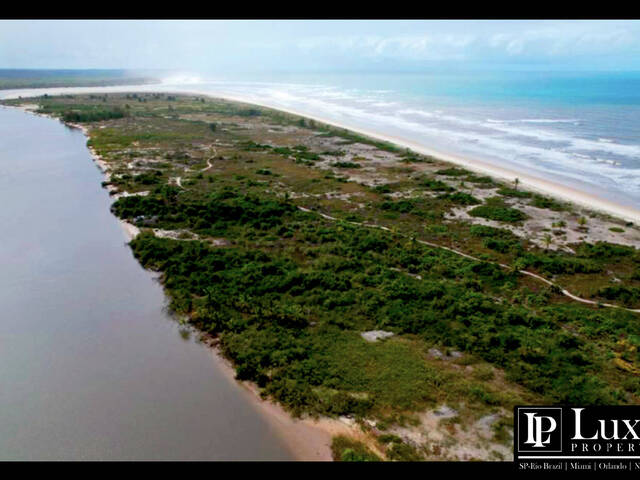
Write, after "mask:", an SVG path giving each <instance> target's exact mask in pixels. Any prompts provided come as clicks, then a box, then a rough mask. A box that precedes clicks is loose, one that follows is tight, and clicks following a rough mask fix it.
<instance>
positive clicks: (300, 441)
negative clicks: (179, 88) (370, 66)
mask: <svg viewBox="0 0 640 480" xmlns="http://www.w3.org/2000/svg"><path fill="white" fill-rule="evenodd" d="M208 96H212V95H208ZM214 98H228V99H229V100H233V101H238V102H243V103H250V104H254V105H260V104H259V103H255V102H246V101H244V100H241V99H236V98H230V97H224V96H222V97H218V96H215V97H214ZM261 106H266V107H268V108H273V107H270V106H268V105H261ZM18 108H20V107H18ZM22 109H23V110H24V111H27V112H29V113H34V114H35V112H33V111H31V110H29V109H27V108H22ZM278 110H280V111H283V112H287V113H291V114H295V115H300V116H303V117H305V118H313V119H315V120H317V121H319V122H323V123H327V124H330V125H334V126H339V127H340V128H346V129H347V130H351V131H354V132H359V133H362V134H363V135H367V136H369V137H372V138H379V139H381V140H385V141H389V142H393V143H396V144H399V145H400V144H401V143H400V142H399V141H398V140H397V139H394V137H390V136H376V134H375V133H371V132H368V131H365V130H357V129H352V128H348V127H343V126H341V125H337V124H335V123H331V122H326V121H325V120H322V119H320V118H317V117H312V116H309V115H306V114H302V113H298V112H295V111H291V110H284V109H278ZM39 115H41V116H45V117H48V118H56V117H52V116H50V115H42V114H39ZM56 119H57V118H56ZM58 120H59V121H60V122H61V123H63V124H64V125H67V126H69V127H71V128H78V129H80V130H81V131H82V132H83V134H84V135H85V136H86V137H89V129H88V128H87V127H86V126H84V125H78V124H74V123H67V122H64V121H62V120H60V119H58ZM404 145H405V146H406V145H411V143H410V142H408V143H407V144H404ZM408 148H411V149H413V150H415V151H417V152H420V153H423V151H421V150H420V148H421V147H420V146H417V147H413V146H409V147H408ZM87 149H88V150H89V152H90V154H91V156H92V159H93V161H94V162H95V163H96V165H97V166H98V168H99V169H100V170H101V172H102V173H103V174H104V175H105V178H107V179H108V178H109V169H108V164H107V163H106V162H104V161H103V160H102V159H101V158H100V156H99V155H98V154H97V153H96V152H95V150H94V149H93V148H92V147H91V146H90V145H87ZM427 151H428V150H427ZM427 154H428V155H433V154H432V153H427ZM434 156H437V157H438V158H440V159H443V160H445V161H449V160H448V159H447V158H444V157H443V156H442V155H434ZM452 163H454V162H452ZM463 165H464V164H463ZM465 166H466V165H465ZM470 169H473V168H471V167H470ZM476 171H482V170H476ZM483 173H486V172H484V171H483ZM489 174H491V173H489ZM518 176H519V178H524V177H523V176H522V175H518ZM528 186H529V185H528V184H527V185H526V187H528ZM106 188H107V189H108V190H109V188H108V186H107V187H106ZM570 201H572V202H574V203H578V202H576V201H575V198H573V197H572V198H571V200H570ZM590 207H592V208H593V205H592V204H590ZM119 221H120V223H121V225H122V227H123V229H124V232H125V234H126V235H127V237H128V239H129V240H131V239H132V238H135V236H136V235H137V234H138V233H139V229H138V228H137V227H135V226H134V225H132V224H130V223H127V222H125V221H122V220H119ZM209 346H211V347H212V350H213V357H214V359H215V361H217V362H218V364H219V365H220V366H221V367H222V368H223V369H224V370H225V373H226V374H228V375H229V379H230V380H233V381H234V383H236V384H239V385H240V386H241V387H243V389H244V390H246V392H247V394H249V395H250V398H251V399H252V404H253V405H255V406H256V408H257V409H258V410H259V411H261V412H263V413H264V418H265V419H266V420H267V421H268V423H269V424H270V425H272V426H273V428H274V429H275V430H277V431H278V433H280V434H281V435H280V436H281V438H283V440H284V441H285V443H286V444H287V445H288V446H289V448H290V449H291V451H292V452H293V453H294V455H295V456H296V457H297V458H298V459H300V460H331V459H332V458H331V449H330V444H331V438H332V436H333V435H340V434H346V435H348V436H351V437H354V438H357V439H359V440H361V441H364V442H365V443H366V442H367V440H366V433H364V432H363V431H362V430H361V429H360V428H359V426H358V425H357V424H355V423H353V422H352V421H350V420H349V419H331V418H322V419H320V420H313V419H311V418H305V419H295V418H293V417H292V416H291V415H290V414H289V413H288V412H286V411H285V410H284V409H283V408H282V407H281V406H280V405H279V404H276V403H274V402H271V401H270V400H265V399H262V398H261V397H260V392H259V390H258V388H257V386H256V385H254V384H251V383H248V382H242V381H238V380H236V379H235V375H234V368H233V366H232V365H231V363H230V362H229V361H228V360H227V359H226V358H224V357H223V356H222V355H221V353H220V352H219V350H218V348H217V347H216V346H215V342H213V344H212V343H209Z"/></svg>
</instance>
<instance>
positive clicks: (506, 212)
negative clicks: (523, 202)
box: [469, 205, 527, 223]
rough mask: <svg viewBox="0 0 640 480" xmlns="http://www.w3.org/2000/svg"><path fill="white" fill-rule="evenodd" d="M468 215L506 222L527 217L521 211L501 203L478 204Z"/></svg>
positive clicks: (513, 221) (517, 220)
mask: <svg viewBox="0 0 640 480" xmlns="http://www.w3.org/2000/svg"><path fill="white" fill-rule="evenodd" d="M469 215H471V216H473V217H483V218H486V219H489V220H496V221H498V222H507V223H515V222H521V221H522V220H524V219H525V218H527V215H526V214H525V213H524V212H523V211H521V210H518V209H517V208H511V207H507V206H501V205H480V206H479V207H476V208H474V209H472V210H470V211H469Z"/></svg>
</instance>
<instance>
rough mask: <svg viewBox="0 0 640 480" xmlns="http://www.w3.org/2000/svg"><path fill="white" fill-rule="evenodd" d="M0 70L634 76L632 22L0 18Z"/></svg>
mask: <svg viewBox="0 0 640 480" xmlns="http://www.w3.org/2000/svg"><path fill="white" fill-rule="evenodd" d="M0 69H69V70H71V69H101V70H105V69H122V70H171V71H176V70H178V71H186V72H198V73H201V74H212V73H216V74H220V73H224V74H240V73H247V72H256V71H272V72H314V71H325V72H326V71H332V72H352V73H355V72H375V71H378V72H422V71H440V70H444V71H455V70H457V69H488V70H503V69H504V70H514V69H516V70H554V71H572V70H576V71H584V70H603V71H611V70H613V71H636V70H640V21H635V20H572V21H570V20H403V21H399V20H3V21H0Z"/></svg>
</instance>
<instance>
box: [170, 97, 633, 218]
mask: <svg viewBox="0 0 640 480" xmlns="http://www.w3.org/2000/svg"><path fill="white" fill-rule="evenodd" d="M176 93H182V94H185V92H184V91H183V92H176ZM189 93H193V94H197V95H203V96H208V97H210V98H222V99H225V100H230V101H235V102H241V103H246V104H251V105H258V106H261V107H266V108H272V109H274V110H280V111H283V112H286V113H290V114H292V115H298V116H301V117H306V118H310V119H313V120H315V121H317V122H320V123H324V124H326V125H331V126H333V127H336V128H341V129H345V130H351V131H353V132H356V133H359V134H361V135H365V136H367V137H370V138H373V139H376V140H381V141H384V142H389V143H393V144H395V145H398V146H400V147H405V148H409V149H411V150H413V151H414V152H416V153H420V154H422V155H427V156H431V157H435V158H437V159H439V160H443V161H446V162H450V163H453V164H456V165H459V166H462V167H464V168H467V169H468V170H471V171H473V172H476V173H480V174H483V175H488V176H492V177H495V178H498V179H501V180H505V181H507V182H513V181H514V180H515V179H516V178H518V179H519V181H520V186H521V188H523V189H524V190H530V191H533V192H537V193H541V194H545V195H549V196H552V197H555V198H558V199H561V200H564V201H567V202H570V203H574V204H576V205H579V206H582V207H584V208H587V209H589V210H594V211H599V212H603V213H607V214H609V215H612V216H614V217H618V218H620V219H623V220H626V221H630V222H634V223H637V224H639V225H640V209H638V208H635V207H633V206H631V205H622V204H619V203H616V202H612V201H609V200H606V199H603V198H600V197H598V196H596V195H593V194H590V193H587V192H583V191H581V190H578V189H576V188H573V187H570V186H567V185H562V184H560V183H557V182H553V181H550V180H547V179H543V178H540V177H536V176H534V175H530V174H529V173H527V172H522V171H516V170H513V169H509V168H505V167H501V166H498V165H494V164H492V163H489V162H486V161H482V160H478V159H473V158H467V157H462V156H460V155H453V154H450V153H446V152H442V151H437V150H434V149H432V148H429V147H428V146H425V145H422V144H419V143H416V142H415V141H412V140H408V139H406V138H402V137H397V136H392V135H388V134H385V133H383V132H378V131H374V130H369V129H363V128H357V127H353V126H349V125H346V124H342V123H337V122H334V121H332V120H328V119H326V118H323V117H320V116H317V115H313V114H310V113H307V112H301V111H298V110H294V109H288V108H282V107H280V106H277V105H271V104H268V103H264V102H258V101H256V100H254V99H249V98H243V97H238V96H231V95H227V94H225V93H222V92H220V93H218V92H210V91H209V92H205V91H195V90H194V91H190V92H189Z"/></svg>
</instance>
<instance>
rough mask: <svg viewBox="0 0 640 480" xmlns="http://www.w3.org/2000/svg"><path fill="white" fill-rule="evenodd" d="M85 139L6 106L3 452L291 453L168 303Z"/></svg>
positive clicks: (0, 231) (0, 239)
mask: <svg viewBox="0 0 640 480" xmlns="http://www.w3.org/2000/svg"><path fill="white" fill-rule="evenodd" d="M102 180H103V177H102V174H101V173H100V172H99V170H98V169H97V168H96V166H95V165H94V163H93V162H92V161H91V157H90V154H89V151H88V150H87V148H86V138H85V137H84V135H83V134H82V132H80V131H79V130H74V129H71V128H68V127H66V126H64V125H63V124H61V123H60V122H58V121H55V120H51V119H48V118H43V117H38V116H35V115H31V114H28V113H25V112H22V111H20V110H16V109H11V108H4V107H2V108H0V267H1V268H0V307H1V310H0V460H291V459H293V455H292V453H291V452H290V450H288V448H287V446H286V445H285V443H284V440H283V439H282V438H280V436H279V434H278V433H277V432H276V430H275V429H274V427H273V426H272V425H271V424H270V423H269V422H268V421H267V419H266V418H265V417H264V414H263V413H262V412H260V411H259V409H258V408H257V407H256V406H255V405H254V402H253V400H252V398H251V397H250V395H251V394H250V393H249V392H248V391H246V389H244V388H243V387H242V386H241V385H239V384H238V383H236V382H235V381H234V380H233V379H231V378H230V377H229V375H228V373H227V372H226V371H224V367H223V365H222V364H221V363H220V360H219V359H216V358H215V355H214V354H213V353H212V351H211V349H210V348H209V347H207V346H205V345H203V344H201V343H199V342H198V341H197V335H195V334H194V333H193V332H190V331H189V330H188V329H185V328H184V327H182V326H181V325H180V324H179V323H178V322H177V321H176V320H175V319H174V318H172V317H171V316H170V314H169V313H168V312H167V309H166V298H165V296H164V293H163V291H162V287H161V285H160V284H159V283H158V281H157V279H156V276H155V275H154V274H152V273H151V272H148V271H145V270H144V269H142V267H140V265H139V264H138V263H137V261H136V260H135V258H134V257H133V255H132V253H131V250H130V248H129V247H128V246H127V245H126V241H127V239H126V237H125V234H124V231H123V229H122V228H121V226H120V224H119V222H118V220H117V219H116V218H115V217H114V216H113V215H111V213H110V211H109V207H110V205H111V199H110V198H109V195H108V193H107V191H106V190H104V189H102V188H101V186H100V183H101V181H102Z"/></svg>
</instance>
